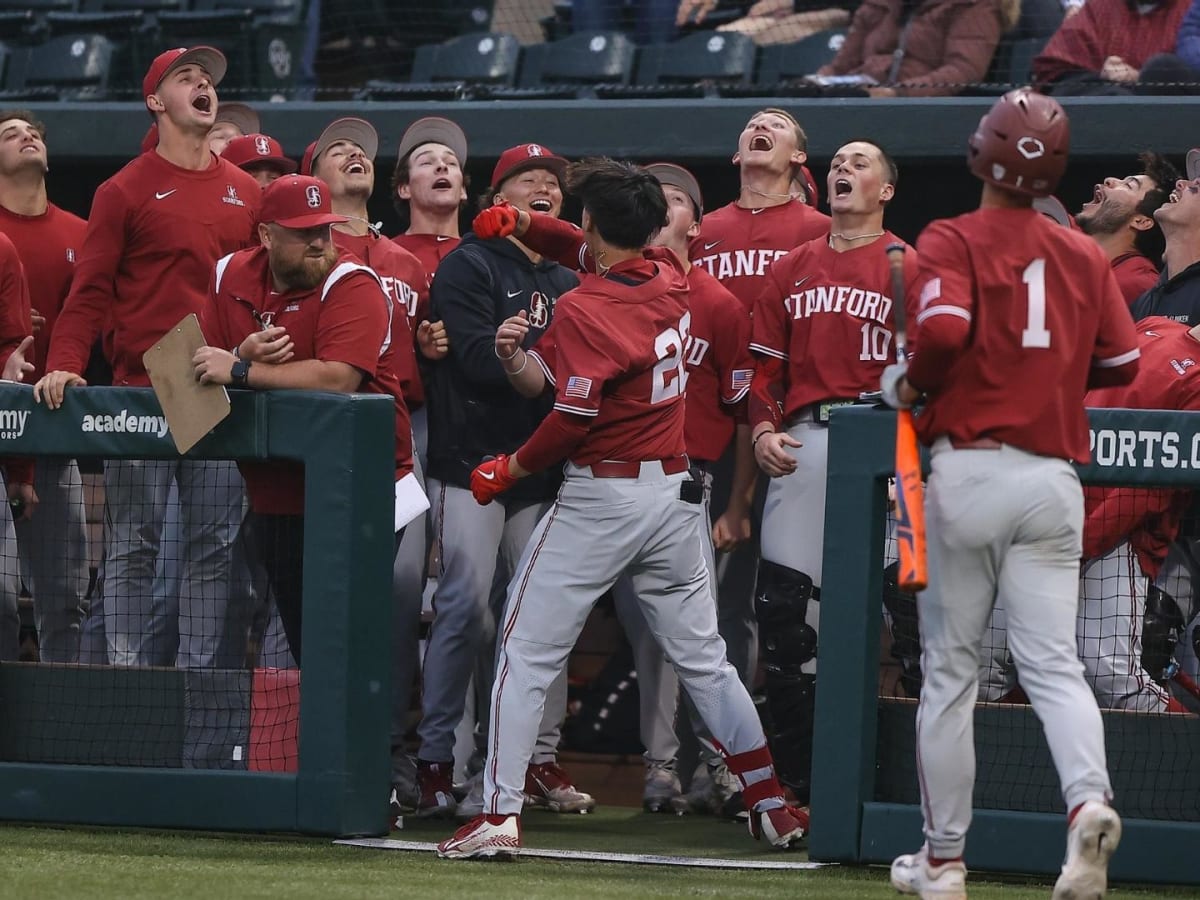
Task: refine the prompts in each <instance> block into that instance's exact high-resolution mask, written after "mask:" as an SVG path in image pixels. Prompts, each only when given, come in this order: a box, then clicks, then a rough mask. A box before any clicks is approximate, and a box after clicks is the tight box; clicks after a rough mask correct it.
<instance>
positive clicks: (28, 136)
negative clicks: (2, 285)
mask: <svg viewBox="0 0 1200 900" xmlns="http://www.w3.org/2000/svg"><path fill="white" fill-rule="evenodd" d="M48 168H49V157H48V151H47V149H46V130H45V127H44V126H43V125H42V124H41V123H40V122H39V121H38V120H37V119H35V118H34V117H33V115H32V114H31V113H29V112H26V111H24V110H10V111H7V112H0V232H2V233H4V234H5V235H7V236H8V238H9V239H10V240H11V241H12V243H13V246H14V247H15V248H16V254H17V256H19V257H20V260H21V263H22V264H23V268H24V271H25V281H26V282H27V284H28V287H29V300H30V303H31V304H32V309H31V314H32V323H33V325H34V329H33V331H32V332H31V333H32V335H33V345H32V348H31V350H32V352H30V353H29V354H28V356H29V361H30V362H31V363H32V369H31V370H30V372H29V378H30V380H33V381H36V380H37V379H38V378H40V377H41V376H42V375H43V374H44V371H45V370H44V364H45V361H46V352H47V350H48V349H49V346H50V335H51V334H53V332H54V328H55V325H56V323H57V321H58V314H59V311H60V310H61V309H62V305H63V301H64V300H66V297H67V292H68V291H69V290H70V287H71V277H72V276H73V275H74V273H75V260H76V258H77V257H78V254H79V251H80V249H81V248H82V246H83V235H84V231H85V230H86V229H87V223H86V222H84V221H83V219H80V218H79V217H78V216H74V215H72V214H71V213H69V212H67V211H66V210H63V209H60V208H59V207H57V206H55V205H54V204H53V203H51V202H50V201H49V199H48V198H47V196H46V172H47V170H48ZM8 302H9V295H8V294H7V293H6V294H5V303H8ZM14 324H15V323H14ZM35 472H36V474H35V476H34V479H33V485H34V488H35V489H36V494H37V497H38V499H39V501H40V503H39V504H38V514H37V515H36V516H33V517H22V518H21V519H20V520H19V521H18V522H17V526H16V527H17V539H18V544H19V548H20V553H21V561H22V564H23V566H24V567H25V568H26V570H27V571H28V572H29V574H30V576H31V580H32V584H31V585H30V588H31V590H32V592H33V598H34V619H35V622H36V625H37V633H38V653H39V656H40V658H41V660H42V661H43V662H77V661H78V659H79V640H80V629H81V627H82V622H83V619H84V617H85V615H86V602H85V600H84V597H85V595H86V593H87V587H88V545H87V530H86V528H87V526H86V515H85V513H84V506H83V484H82V482H81V480H80V477H79V467H78V466H77V465H76V464H75V461H74V460H72V459H58V458H51V457H42V458H40V459H38V460H37V463H36V470H35ZM14 474H15V473H14V472H13V471H12V470H11V468H10V471H9V477H10V478H11V477H12V476H13V475H14ZM14 487H15V484H14ZM29 509H30V511H31V512H32V506H30V507H29Z"/></svg>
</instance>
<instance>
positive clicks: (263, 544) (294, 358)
mask: <svg viewBox="0 0 1200 900" xmlns="http://www.w3.org/2000/svg"><path fill="white" fill-rule="evenodd" d="M347 221H348V220H347V217H346V216H339V215H335V214H333V212H332V210H331V203H330V192H329V188H328V186H327V185H326V184H325V183H324V182H322V181H320V180H319V179H316V178H312V177H306V176H300V175H289V176H285V177H284V178H281V179H279V180H278V181H276V182H274V183H273V184H272V185H270V187H268V188H267V189H266V190H265V191H264V192H263V196H262V215H261V222H260V223H259V225H258V237H259V240H260V242H261V246H259V247H255V248H253V249H248V250H242V251H240V252H238V253H233V254H230V255H228V256H225V257H222V258H221V259H220V261H218V263H217V265H216V269H215V271H214V274H213V278H212V286H211V288H210V291H209V300H208V303H207V304H206V305H205V307H204V311H203V313H202V318H201V327H202V329H203V332H204V334H205V336H206V338H207V339H208V340H209V341H210V342H211V345H210V346H204V347H201V348H200V349H199V350H197V351H196V354H195V357H194V359H193V364H194V366H195V371H196V376H197V377H198V378H199V380H200V381H202V382H204V383H206V384H223V385H230V386H232V387H240V388H257V389H260V390H280V389H294V390H313V391H334V392H337V393H347V394H348V393H355V392H364V393H372V394H384V395H387V396H390V397H392V398H393V400H394V401H395V409H396V479H397V480H399V479H400V478H403V477H404V476H405V475H407V474H408V473H409V472H411V471H412V435H411V432H410V429H409V425H408V413H407V411H406V409H405V407H404V398H403V396H402V395H401V392H400V383H399V380H398V379H397V378H396V368H395V363H394V362H393V361H392V359H391V354H392V353H394V352H395V350H396V347H395V345H394V344H393V342H392V331H391V324H390V322H389V319H390V318H391V309H392V306H391V300H390V298H389V297H388V295H387V293H386V291H385V289H384V287H383V284H382V281H381V279H380V277H379V276H378V275H377V274H376V273H375V272H374V271H372V270H371V269H370V268H368V267H367V266H364V265H362V263H360V262H359V261H358V260H357V258H356V257H354V256H353V255H352V254H350V253H348V252H346V251H344V250H338V249H337V247H336V245H335V244H334V242H333V239H332V237H331V235H330V226H332V225H337V224H344V223H346V222H347ZM265 322H272V323H278V324H279V326H280V327H282V328H285V329H286V330H287V333H288V336H289V338H290V341H291V347H292V349H291V356H290V357H289V358H288V359H287V360H286V361H284V362H278V363H272V362H266V361H263V360H259V361H251V360H250V359H248V358H246V356H245V355H243V354H242V348H243V347H245V348H247V349H249V342H250V340H251V339H252V338H253V336H254V335H256V334H257V333H258V332H260V331H261V329H262V324H263V323H265ZM226 347H234V348H236V350H237V352H236V353H235V352H231V351H229V350H226V349H224V348H226ZM241 469H242V472H243V473H244V475H245V478H246V492H247V494H248V495H249V498H250V509H251V512H252V514H253V515H252V519H251V521H252V527H251V534H252V536H253V540H254V544H255V547H256V550H257V552H258V555H259V559H260V560H261V562H262V564H263V566H264V568H265V569H266V571H267V577H268V579H269V580H270V583H271V588H272V590H273V591H274V595H275V600H276V603H277V604H278V608H279V615H280V618H281V619H282V621H283V626H284V631H285V632H286V634H287V639H288V645H289V646H290V647H291V648H292V655H293V656H294V657H295V659H296V662H297V664H300V665H302V664H303V660H302V655H303V644H302V641H301V636H302V615H301V614H302V610H303V603H302V595H303V591H302V582H301V577H300V575H301V571H302V569H303V556H304V516H303V513H304V472H303V467H302V466H300V465H299V464H296V463H292V462H287V461H282V460H276V461H271V462H265V463H264V462H244V463H241Z"/></svg>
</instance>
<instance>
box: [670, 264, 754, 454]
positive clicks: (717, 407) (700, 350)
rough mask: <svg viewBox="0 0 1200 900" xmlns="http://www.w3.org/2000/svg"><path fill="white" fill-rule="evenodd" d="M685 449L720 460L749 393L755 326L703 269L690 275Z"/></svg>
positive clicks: (752, 367) (752, 368)
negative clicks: (751, 348)
mask: <svg viewBox="0 0 1200 900" xmlns="http://www.w3.org/2000/svg"><path fill="white" fill-rule="evenodd" d="M687 282H688V307H689V309H690V313H689V315H690V327H689V329H688V333H687V334H685V335H684V341H685V342H686V350H687V354H686V363H687V377H686V385H687V394H686V396H685V398H684V408H685V423H684V436H685V441H684V443H685V444H686V445H687V452H688V456H689V457H691V458H692V459H694V460H703V461H705V462H713V461H714V460H718V459H720V458H721V454H723V453H724V452H725V448H726V447H728V446H729V442H730V441H731V440H732V439H733V434H734V431H735V429H736V428H737V421H736V417H735V413H737V412H738V411H739V409H740V406H741V403H742V400H743V399H745V397H746V394H747V393H748V392H749V390H750V382H751V380H752V379H753V377H754V359H753V358H752V357H751V356H750V321H749V319H747V318H746V316H745V314H744V313H743V312H742V308H741V307H740V306H739V305H738V302H737V298H736V297H734V296H733V294H731V293H729V291H728V290H726V289H725V288H724V287H722V286H721V283H720V282H719V281H717V280H716V279H715V278H713V277H712V276H711V275H709V274H708V272H706V271H704V269H701V268H700V267H699V266H692V267H691V268H690V269H689V270H688V273H687Z"/></svg>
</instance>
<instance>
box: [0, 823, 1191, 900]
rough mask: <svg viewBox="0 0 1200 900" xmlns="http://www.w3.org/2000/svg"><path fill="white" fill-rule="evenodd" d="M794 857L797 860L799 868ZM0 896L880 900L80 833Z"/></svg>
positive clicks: (542, 865) (603, 844)
mask: <svg viewBox="0 0 1200 900" xmlns="http://www.w3.org/2000/svg"><path fill="white" fill-rule="evenodd" d="M524 824H525V840H526V843H527V844H528V845H529V846H532V847H547V848H550V847H553V848H559V849H589V850H609V851H624V852H636V853H663V854H674V853H684V852H686V853H690V854H692V855H695V856H710V857H712V856H721V857H727V858H758V859H780V858H790V857H784V856H781V855H780V854H777V853H773V852H771V853H768V852H764V850H763V849H762V848H761V847H759V846H758V845H756V844H755V843H754V842H753V841H751V840H750V839H749V837H748V835H746V834H745V833H744V832H743V831H742V829H741V828H740V827H739V826H736V825H732V824H724V823H720V822H716V821H714V820H712V819H701V818H684V819H673V818H665V817H657V816H646V815H642V814H641V813H640V812H638V811H636V810H626V809H604V810H601V811H599V812H598V813H596V814H593V815H591V816H553V815H551V814H548V813H534V814H530V815H527V816H526V817H525V821H524ZM406 825H407V827H406V828H405V829H404V830H403V831H400V832H396V833H395V834H393V837H396V838H402V839H405V840H413V841H433V840H439V839H441V838H442V837H444V836H446V835H448V834H449V832H450V828H451V827H452V826H450V825H449V824H448V823H429V822H422V823H414V822H412V821H410V822H408V823H406ZM795 858H803V856H802V855H800V856H799V857H795ZM970 894H971V898H972V900H990V898H994V900H1001V898H1003V900H1026V898H1030V900H1032V898H1041V900H1045V898H1047V897H1049V894H1050V889H1049V882H1044V881H1033V880H1028V879H1024V880H1021V879H1006V880H1000V879H996V878H991V879H985V878H984V877H982V876H972V879H971V882H970ZM0 896H2V897H14V898H38V900H40V898H59V897H61V898H69V900H118V898H119V900H169V898H191V897H195V898H201V900H222V898H227V897H228V898H239V900H240V898H246V900H254V898H263V900H267V898H270V900H310V898H311V900H339V898H345V900H369V898H389V900H392V898H396V897H420V898H440V897H452V898H459V900H461V898H468V897H480V896H486V897H487V898H488V900H503V898H519V900H533V898H542V897H547V898H560V900H565V898H575V897H598V898H608V897H611V898H629V897H722V898H724V897H730V898H741V897H744V898H759V897H787V898H800V900H806V898H813V900H818V898H819V900H851V898H854V900H858V898H890V897H896V896H897V895H896V893H895V892H894V891H893V890H892V889H891V887H890V886H889V885H888V883H887V872H886V870H885V869H883V868H881V867H871V868H866V867H853V868H851V867H843V866H831V867H827V868H823V869H817V870H813V871H799V872H779V871H752V870H743V871H723V870H711V869H692V868H667V867H661V866H644V865H609V864H599V863H583V862H557V861H549V860H532V859H526V860H519V861H517V862H513V863H475V862H448V861H444V860H439V859H437V858H436V857H434V855H433V854H432V853H413V852H396V851H382V850H367V849H363V848H358V847H341V846H334V845H333V844H331V843H330V842H329V841H328V840H322V839H313V838H290V837H268V836H263V837H259V836H245V835H213V834H192V833H175V832H159V831H118V830H110V829H85V828H34V827H21V826H5V827H0ZM1109 896H1110V897H1113V898H1130V900H1132V898H1135V897H1137V898H1151V897H1171V898H1176V897H1200V891H1197V890H1193V889H1171V888H1141V889H1137V888H1125V887H1122V888H1119V889H1114V890H1112V891H1110V892H1109Z"/></svg>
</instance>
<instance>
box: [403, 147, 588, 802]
mask: <svg viewBox="0 0 1200 900" xmlns="http://www.w3.org/2000/svg"><path fill="white" fill-rule="evenodd" d="M565 167H566V160H565V159H563V158H562V157H560V156H558V155H556V154H554V153H552V152H551V151H550V150H549V149H548V148H546V147H544V146H542V145H541V144H518V145H517V146H515V147H510V148H509V149H508V150H506V151H505V152H504V153H502V154H501V155H500V158H499V160H497V162H496V166H495V168H494V169H493V171H492V181H491V185H490V189H489V193H488V197H489V199H491V200H494V201H495V202H497V203H499V202H503V201H506V200H507V201H508V202H510V203H511V204H513V206H515V207H517V208H519V209H524V210H525V211H526V212H531V213H532V212H536V213H539V214H543V215H547V216H551V217H555V218H557V216H558V214H559V212H560V210H561V209H562V189H561V187H560V183H559V179H560V176H561V175H562V172H563V170H564V169H565ZM577 283H578V279H577V278H576V276H575V274H574V273H573V272H571V271H569V270H568V269H566V268H564V267H563V266H560V265H558V264H557V263H555V262H552V261H551V260H549V259H544V258H543V257H542V256H541V255H540V254H538V253H537V252H535V251H534V250H532V249H530V248H529V247H527V246H526V245H525V244H523V243H521V242H520V241H518V240H516V239H515V238H513V239H508V238H499V239H495V240H483V239H479V238H478V236H475V235H469V234H468V235H467V236H466V237H465V238H464V239H463V241H462V243H461V244H459V246H458V247H457V248H456V249H455V250H453V251H452V252H451V253H450V254H449V255H447V257H446V258H445V259H444V260H443V261H442V263H441V265H440V266H439V267H438V275H437V278H436V279H435V280H434V282H433V286H432V291H431V309H432V315H433V316H434V317H435V318H437V319H439V320H441V321H444V322H445V325H446V330H447V332H448V333H449V336H450V355H449V356H447V357H446V358H445V359H444V360H442V361H441V362H439V363H438V364H437V365H436V366H434V367H432V370H431V377H430V380H429V385H428V387H429V471H428V475H427V478H428V486H429V496H430V501H431V504H432V510H431V512H432V518H433V524H434V532H435V534H436V536H437V541H438V546H439V550H440V571H439V577H438V585H437V590H436V592H435V593H434V599H433V603H434V611H435V616H434V620H433V627H432V629H431V630H430V634H429V644H428V647H427V649H426V653H425V677H424V685H423V686H424V694H423V697H422V704H423V711H424V715H423V716H422V718H421V724H420V727H419V734H420V738H421V747H420V751H419V753H418V774H419V777H420V783H421V797H420V806H419V808H418V812H417V814H418V815H424V816H450V815H454V814H455V813H457V812H458V803H457V801H456V800H455V798H454V796H453V794H452V791H451V788H452V784H451V773H452V769H453V763H452V759H453V746H454V731H455V728H456V727H457V726H458V724H459V722H460V721H461V720H462V718H463V711H464V706H465V702H466V692H467V686H468V683H469V681H470V679H471V677H472V668H473V667H474V677H475V679H476V687H477V690H478V689H483V688H485V687H486V686H487V685H489V684H490V683H491V679H492V677H493V673H494V672H495V665H494V659H493V650H492V648H494V646H495V640H494V631H493V629H494V628H495V622H496V621H498V620H499V619H500V613H499V607H500V606H502V605H503V602H504V600H503V593H502V587H503V585H504V584H507V582H508V579H509V577H510V576H511V573H512V572H513V571H514V570H515V568H516V563H517V560H518V559H519V558H520V555H521V552H522V550H523V549H524V548H525V545H526V543H527V541H528V540H529V536H530V534H531V533H532V532H533V529H534V526H535V525H536V524H537V521H538V519H539V518H540V517H541V514H542V512H543V511H544V510H545V508H546V506H547V505H548V503H549V502H550V500H551V499H552V498H553V496H554V492H555V490H557V488H558V481H559V479H558V477H557V473H553V472H546V473H544V474H542V475H541V476H539V477H536V478H531V479H529V480H527V481H525V482H524V483H522V484H521V486H520V487H519V488H518V489H517V490H514V491H512V492H510V493H509V494H508V495H507V496H506V497H505V498H504V502H503V503H497V504H495V505H492V506H489V507H488V508H487V509H485V510H480V508H479V506H478V504H476V503H475V501H474V500H473V499H472V498H471V494H470V476H471V470H472V469H473V468H474V466H476V465H478V464H479V463H480V462H482V461H483V460H484V459H485V458H489V457H493V456H495V455H497V454H502V453H511V452H512V451H513V450H515V449H516V448H517V447H519V446H520V445H521V444H522V443H523V442H524V441H525V440H526V439H527V438H528V437H529V435H530V434H532V433H533V431H534V429H536V428H537V427H538V424H539V423H540V422H541V421H542V419H543V418H544V417H545V415H546V413H547V412H549V409H550V403H549V402H548V401H547V400H546V399H526V398H525V397H522V396H520V395H519V394H518V393H517V392H515V391H514V390H513V388H512V387H511V386H510V385H509V383H508V379H507V378H506V377H505V374H504V369H503V368H502V367H501V365H500V360H498V359H497V358H496V354H495V349H494V343H495V334H496V328H497V327H498V326H499V325H500V324H501V323H502V322H503V321H504V320H505V319H507V318H508V317H509V316H512V315H515V314H516V313H517V312H518V310H522V309H527V310H528V311H529V320H530V325H531V333H530V336H529V343H530V345H532V343H533V341H535V340H536V339H537V337H539V336H540V335H541V334H542V332H543V331H544V330H545V329H546V328H547V327H548V326H549V324H550V321H551V316H552V314H553V311H554V306H555V304H556V303H557V302H558V298H559V297H560V296H561V295H562V294H565V293H566V292H567V291H568V290H570V289H571V288H573V287H574V286H575V285H576V284H577ZM493 607H495V608H496V611H495V612H493ZM477 660H479V661H480V662H479V664H478V665H477V664H476V663H477ZM566 699H567V684H566V672H565V671H564V672H563V673H562V675H561V677H560V678H559V679H558V680H556V682H555V684H554V686H553V688H552V699H551V700H550V701H549V702H548V703H547V704H546V711H545V712H546V717H545V722H544V723H543V727H542V729H541V731H540V734H539V740H538V747H537V749H536V751H535V753H534V754H533V757H532V759H531V760H530V765H529V772H528V779H527V783H526V787H527V794H528V796H529V797H530V800H531V803H533V804H535V805H539V806H545V807H547V808H549V809H551V810H552V811H554V812H565V813H573V812H587V811H589V810H590V809H592V808H593V807H594V806H595V800H594V799H593V798H592V797H591V796H590V795H589V794H587V793H585V792H583V791H580V790H578V789H577V788H576V787H575V786H574V784H573V783H572V781H571V778H570V776H569V775H568V774H567V773H566V772H565V771H564V770H563V769H562V768H561V767H560V766H559V765H558V764H557V761H556V760H557V754H558V742H559V729H560V726H561V723H562V719H563V717H564V715H565V711H566ZM483 705H484V704H482V703H481V704H480V706H481V707H482V706H483ZM480 714H481V715H482V710H481V711H480ZM476 784H477V785H478V787H477V788H476V787H475V785H472V788H473V791H472V793H473V794H474V796H468V797H467V799H466V801H465V803H466V809H465V810H464V812H465V811H467V810H469V809H470V807H471V806H472V805H476V806H477V805H478V804H480V803H481V802H482V793H481V792H482V778H479V779H476Z"/></svg>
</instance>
